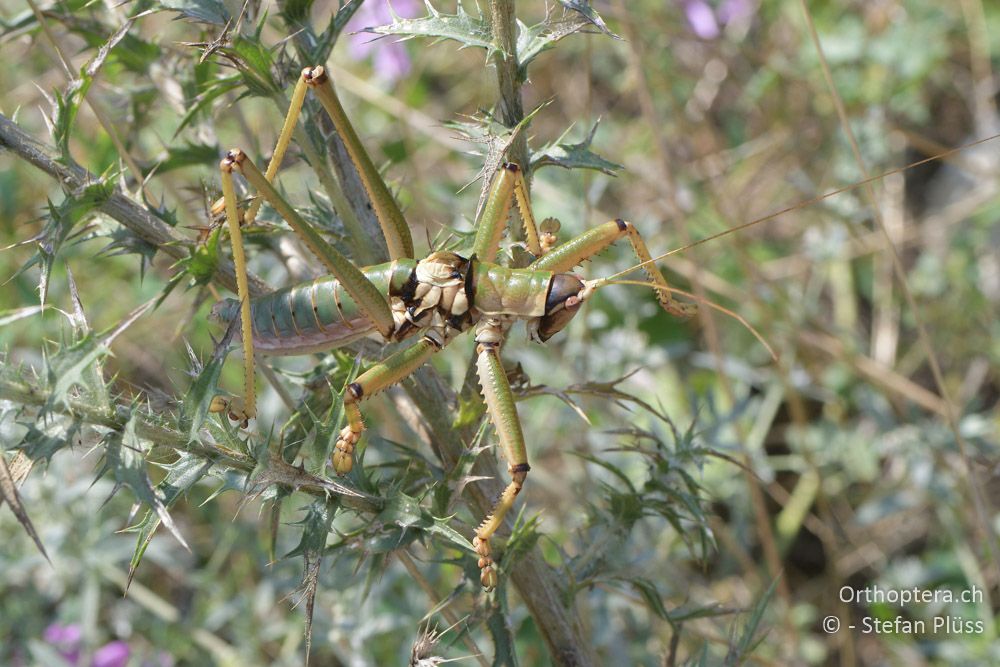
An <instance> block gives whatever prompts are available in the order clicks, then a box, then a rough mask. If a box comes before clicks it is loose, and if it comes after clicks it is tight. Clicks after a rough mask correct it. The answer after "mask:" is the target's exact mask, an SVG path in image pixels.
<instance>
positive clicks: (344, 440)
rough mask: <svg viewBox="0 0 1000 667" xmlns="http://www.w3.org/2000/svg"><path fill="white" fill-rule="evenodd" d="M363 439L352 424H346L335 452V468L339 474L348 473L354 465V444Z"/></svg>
mask: <svg viewBox="0 0 1000 667" xmlns="http://www.w3.org/2000/svg"><path fill="white" fill-rule="evenodd" d="M359 439H361V434H360V433H356V432H355V431H354V430H353V429H351V427H350V426H345V427H344V428H343V430H342V431H341V432H340V437H338V438H337V444H336V445H335V446H334V452H333V469H334V471H336V473H337V474H338V475H346V474H347V473H349V472H351V468H353V467H354V459H353V457H354V445H356V444H357V443H358V440H359Z"/></svg>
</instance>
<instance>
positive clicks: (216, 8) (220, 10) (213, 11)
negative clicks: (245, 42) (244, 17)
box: [158, 0, 232, 25]
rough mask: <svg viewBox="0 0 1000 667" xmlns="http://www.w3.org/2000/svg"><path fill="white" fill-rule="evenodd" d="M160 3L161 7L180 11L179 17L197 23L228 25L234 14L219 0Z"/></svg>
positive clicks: (179, 0)
mask: <svg viewBox="0 0 1000 667" xmlns="http://www.w3.org/2000/svg"><path fill="white" fill-rule="evenodd" d="M158 5H159V7H160V8H161V9H164V10H167V11H173V12H178V13H179V14H180V17H179V18H186V19H190V20H191V21H195V22H197V23H211V24H212V25H226V24H227V23H228V22H229V21H231V20H232V15H231V14H230V13H229V11H228V10H227V9H226V7H225V5H223V4H222V2H220V1H219V0H161V1H160V2H159V3H158Z"/></svg>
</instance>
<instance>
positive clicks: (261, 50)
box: [219, 35, 282, 97]
mask: <svg viewBox="0 0 1000 667" xmlns="http://www.w3.org/2000/svg"><path fill="white" fill-rule="evenodd" d="M219 53H220V54H222V55H223V56H225V57H226V58H228V59H229V61H230V62H232V63H233V64H234V65H235V66H236V69H238V70H239V71H240V74H241V75H242V80H243V85H245V86H246V87H247V89H248V90H249V92H250V94H251V95H258V96H261V97H271V96H273V95H281V94H282V90H281V86H279V85H278V82H277V81H275V80H274V75H273V74H272V72H271V66H272V65H273V64H274V58H273V56H272V55H271V52H270V51H268V50H267V48H266V47H265V46H264V45H263V44H262V43H261V42H260V41H258V40H251V39H247V38H246V37H243V36H242V35H237V36H236V37H234V38H233V40H232V42H231V44H230V45H229V46H224V47H222V48H220V49H219Z"/></svg>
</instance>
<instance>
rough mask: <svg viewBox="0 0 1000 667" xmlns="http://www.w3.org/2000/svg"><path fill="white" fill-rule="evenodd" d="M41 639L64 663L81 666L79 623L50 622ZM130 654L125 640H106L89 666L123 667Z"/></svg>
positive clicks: (81, 632)
mask: <svg viewBox="0 0 1000 667" xmlns="http://www.w3.org/2000/svg"><path fill="white" fill-rule="evenodd" d="M42 639H44V640H45V643H47V644H49V645H51V646H52V647H53V648H54V649H55V650H56V651H58V652H59V655H61V656H62V658H63V660H65V661H66V664H68V665H72V667H82V665H81V662H80V658H81V652H82V651H81V646H82V644H83V631H82V630H81V629H80V626H79V625H77V624H76V623H70V624H69V625H62V624H60V623H52V624H51V625H49V626H48V627H47V628H45V631H44V632H43V633H42ZM130 655H131V650H130V649H129V647H128V644H126V643H125V642H123V641H121V640H116V641H113V642H108V643H107V644H105V645H104V646H102V647H101V648H99V649H97V651H96V652H95V653H94V657H93V659H92V660H91V661H90V666H89V667H125V665H127V664H128V659H129V656H130Z"/></svg>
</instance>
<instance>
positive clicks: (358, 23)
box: [347, 0, 420, 83]
mask: <svg viewBox="0 0 1000 667" xmlns="http://www.w3.org/2000/svg"><path fill="white" fill-rule="evenodd" d="M419 8H420V4H419V3H418V2H417V1H416V0H396V1H395V2H393V3H392V10H395V12H396V14H397V15H399V16H402V17H404V18H413V17H415V16H416V15H417V12H418V10H419ZM392 10H390V8H389V3H388V0H369V1H368V2H366V3H364V4H363V5H361V8H360V9H358V11H357V13H356V14H355V15H354V16H353V17H352V18H351V20H350V22H349V23H348V24H347V31H348V32H355V34H352V35H350V37H349V38H348V44H349V48H350V52H351V55H352V56H353V57H355V58H357V59H358V60H360V59H362V58H366V57H368V56H371V58H372V69H373V70H374V72H375V76H377V77H378V78H380V79H382V80H383V81H386V82H388V83H394V82H396V81H398V80H399V79H401V78H403V77H404V76H406V74H408V73H409V71H410V55H409V54H408V53H407V52H406V47H405V46H403V44H401V43H400V42H394V41H390V40H391V39H392V38H391V37H390V38H388V39H384V40H382V39H376V38H375V37H374V36H373V35H372V34H371V33H366V32H356V31H358V30H361V29H363V28H370V27H374V26H380V25H387V24H390V23H392V21H393V15H392Z"/></svg>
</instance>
